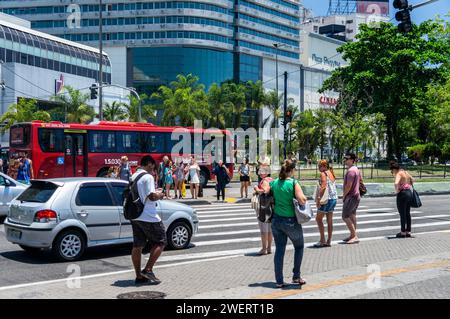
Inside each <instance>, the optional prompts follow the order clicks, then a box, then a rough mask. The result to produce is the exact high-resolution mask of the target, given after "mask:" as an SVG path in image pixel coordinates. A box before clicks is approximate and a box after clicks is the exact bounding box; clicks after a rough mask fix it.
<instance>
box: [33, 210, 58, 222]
mask: <svg viewBox="0 0 450 319" xmlns="http://www.w3.org/2000/svg"><path fill="white" fill-rule="evenodd" d="M54 220H56V212H55V211H53V210H50V209H45V210H40V211H38V212H37V213H36V214H35V215H34V221H35V222H37V223H48V222H50V221H54Z"/></svg>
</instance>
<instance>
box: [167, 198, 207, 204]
mask: <svg viewBox="0 0 450 319" xmlns="http://www.w3.org/2000/svg"><path fill="white" fill-rule="evenodd" d="M176 202H177V203H180V204H185V205H211V202H210V201H208V200H203V199H185V200H176Z"/></svg>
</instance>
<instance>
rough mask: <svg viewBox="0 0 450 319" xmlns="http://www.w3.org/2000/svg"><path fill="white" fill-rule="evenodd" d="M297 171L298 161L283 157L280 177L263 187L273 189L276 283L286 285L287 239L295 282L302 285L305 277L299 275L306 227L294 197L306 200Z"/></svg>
mask: <svg viewBox="0 0 450 319" xmlns="http://www.w3.org/2000/svg"><path fill="white" fill-rule="evenodd" d="M294 172H295V164H294V163H292V161H290V160H286V161H284V163H283V165H282V166H281V171H280V174H279V178H277V179H276V180H274V181H272V182H270V188H267V187H266V188H264V192H265V193H266V194H268V193H270V191H272V193H273V197H274V201H275V205H274V213H273V218H272V234H273V238H274V239H275V247H276V249H275V254H274V265H275V267H274V268H275V280H276V287H277V288H283V287H285V286H286V283H285V282H284V277H283V263H284V254H285V251H286V245H287V239H288V238H289V239H290V240H291V241H292V244H293V245H294V268H293V276H292V283H296V284H299V285H300V286H302V285H304V284H306V281H305V280H304V279H303V278H302V277H301V276H300V268H301V264H302V260H303V251H304V239H303V228H302V225H301V224H299V222H298V221H297V217H296V208H295V207H294V201H293V200H294V198H295V199H296V200H297V202H298V204H299V205H305V204H306V203H307V200H306V197H305V195H304V194H303V191H302V188H301V187H300V185H299V184H298V183H297V182H296V181H295V180H294V179H293V178H292V177H293V176H294Z"/></svg>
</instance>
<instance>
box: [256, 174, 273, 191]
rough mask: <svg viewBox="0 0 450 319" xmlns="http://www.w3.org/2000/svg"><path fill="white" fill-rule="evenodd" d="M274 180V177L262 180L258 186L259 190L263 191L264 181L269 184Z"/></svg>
mask: <svg viewBox="0 0 450 319" xmlns="http://www.w3.org/2000/svg"><path fill="white" fill-rule="evenodd" d="M272 180H273V178H272V177H265V178H263V179H261V181H260V182H259V184H258V188H259V189H260V190H263V189H262V184H263V183H264V181H266V182H267V183H270V182H271V181H272Z"/></svg>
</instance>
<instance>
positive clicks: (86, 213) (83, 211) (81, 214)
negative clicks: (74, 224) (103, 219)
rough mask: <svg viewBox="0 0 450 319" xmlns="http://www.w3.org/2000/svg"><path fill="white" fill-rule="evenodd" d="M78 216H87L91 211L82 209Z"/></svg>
mask: <svg viewBox="0 0 450 319" xmlns="http://www.w3.org/2000/svg"><path fill="white" fill-rule="evenodd" d="M77 214H78V216H80V217H87V216H88V215H89V213H88V212H87V211H85V210H82V211H80V212H77Z"/></svg>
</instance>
